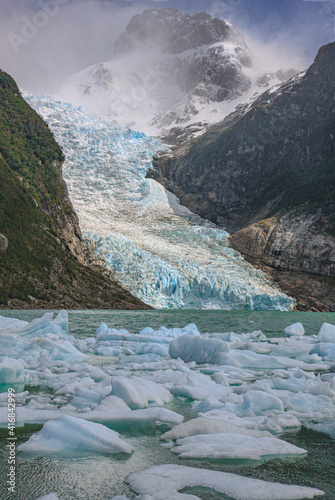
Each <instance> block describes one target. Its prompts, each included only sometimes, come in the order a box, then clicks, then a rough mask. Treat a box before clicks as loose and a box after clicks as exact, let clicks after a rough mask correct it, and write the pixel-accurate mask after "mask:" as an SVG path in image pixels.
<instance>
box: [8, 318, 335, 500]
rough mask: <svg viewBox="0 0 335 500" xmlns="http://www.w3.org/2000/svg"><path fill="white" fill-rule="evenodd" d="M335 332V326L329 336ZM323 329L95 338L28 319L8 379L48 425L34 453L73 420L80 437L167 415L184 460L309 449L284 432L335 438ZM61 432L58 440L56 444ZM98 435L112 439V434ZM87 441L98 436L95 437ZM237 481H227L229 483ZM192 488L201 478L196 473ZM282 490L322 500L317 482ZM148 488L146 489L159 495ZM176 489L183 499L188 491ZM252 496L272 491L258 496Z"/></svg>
mask: <svg viewBox="0 0 335 500" xmlns="http://www.w3.org/2000/svg"><path fill="white" fill-rule="evenodd" d="M324 328H325V327H324V326H323V331H325V330H324ZM330 330H331V329H329V327H328V326H327V328H326V333H327V332H328V333H327V338H328V339H329V338H330V337H329V331H330ZM320 338H321V341H320V339H319V338H318V337H316V336H307V335H300V336H298V335H291V336H290V337H288V338H274V339H267V338H266V337H265V336H264V335H263V334H262V333H261V332H259V331H255V332H251V333H245V334H239V335H237V334H234V333H232V332H230V333H222V334H220V333H216V334H208V333H207V334H202V335H201V334H200V332H199V331H198V329H197V327H196V326H195V325H193V324H189V325H187V326H185V327H184V328H170V329H168V328H165V327H160V328H158V329H156V330H154V329H153V328H150V327H146V328H144V329H142V330H141V332H139V334H136V333H130V332H128V331H127V330H124V329H122V330H116V329H111V328H109V327H108V326H107V325H106V324H101V325H100V327H99V328H98V330H97V332H96V335H95V337H88V338H81V339H76V338H74V337H72V336H71V335H69V334H68V324H67V314H66V313H64V312H63V313H61V314H59V315H58V316H57V317H56V319H53V316H52V315H50V314H47V315H44V316H43V317H42V318H39V319H37V320H34V321H33V322H30V323H29V324H28V325H20V324H18V325H17V326H15V325H14V326H13V325H12V327H11V328H10V329H8V328H6V329H3V330H0V340H1V342H0V356H2V357H1V358H0V383H5V384H21V385H20V386H19V385H17V387H16V388H17V391H19V390H20V391H22V392H21V393H19V392H18V393H17V396H16V403H17V405H16V425H17V427H20V426H23V425H24V424H25V423H41V424H45V425H44V427H43V429H42V431H40V432H39V433H37V434H35V436H32V438H31V440H29V441H28V442H27V443H25V444H24V445H22V446H23V447H24V446H26V447H27V448H26V450H28V449H31V450H33V448H34V447H35V449H36V452H37V448H38V446H40V447H41V448H43V446H44V447H45V449H47V448H49V449H50V451H52V450H57V446H58V447H59V449H60V448H61V444H60V442H61V438H60V439H59V440H58V438H57V435H58V434H57V432H58V430H57V429H60V430H59V435H60V434H61V433H62V432H63V426H64V425H65V424H64V419H65V423H66V422H67V423H66V425H65V428H66V432H64V435H65V436H67V435H68V434H67V433H69V435H70V434H72V438H73V440H72V441H71V439H72V438H71V436H70V438H69V439H68V441H69V446H70V445H71V446H75V445H76V442H77V441H78V442H79V441H80V440H81V437H80V436H81V433H84V429H86V425H87V426H90V425H91V424H93V425H96V424H105V425H107V426H108V427H109V428H112V429H113V430H114V431H118V432H124V431H127V430H129V429H130V428H131V429H136V432H139V433H142V432H143V431H144V429H147V430H150V431H154V430H155V429H158V430H159V429H161V425H160V424H167V425H164V434H163V435H162V436H161V441H167V442H165V443H164V444H163V443H162V446H165V447H167V448H172V447H174V448H173V452H175V453H177V454H178V456H179V457H181V458H184V457H192V458H199V459H201V458H206V459H215V458H217V459H223V460H228V461H229V460H230V461H236V460H237V461H241V460H242V461H248V460H265V459H268V458H270V457H273V456H276V457H283V456H291V457H295V456H296V457H298V456H301V455H303V454H304V453H305V450H303V449H301V448H297V447H295V446H293V445H291V444H289V443H288V442H285V441H282V440H281V439H278V438H282V436H281V435H282V434H283V433H287V432H297V431H298V430H299V429H301V426H302V425H304V426H305V427H307V428H310V429H313V430H318V431H320V432H324V433H326V434H328V435H329V436H331V437H333V438H335V431H334V425H333V423H334V421H335V375H334V373H333V372H332V371H331V370H330V367H331V366H332V365H334V359H335V357H334V358H333V361H332V360H331V359H330V360H329V358H330V357H331V356H332V349H333V348H334V346H335V343H332V342H325V341H324V340H325V337H324V336H323V335H321V336H320ZM169 353H170V354H169ZM334 353H335V351H334ZM325 372H326V373H325ZM24 384H29V386H30V385H38V386H39V392H38V394H35V393H34V391H30V390H29V392H28V391H27V390H24ZM21 386H22V388H21ZM27 389H28V387H27ZM3 391H5V388H4V389H3ZM185 398H187V399H188V400H193V401H187V400H186V401H185ZM170 403H173V404H175V403H176V406H174V409H175V408H178V405H184V406H185V407H186V408H187V413H186V415H187V417H189V416H190V415H189V412H191V417H192V418H191V419H190V420H188V421H187V422H185V423H184V417H183V416H182V415H180V414H179V413H177V412H176V411H172V410H171V409H170V408H166V407H164V406H165V405H166V404H170ZM194 417H196V418H194ZM67 419H70V420H67ZM71 419H74V420H75V421H76V420H78V419H79V421H80V422H81V424H80V426H79V429H78V432H72V431H71V432H70V428H71V429H72V427H71V426H70V425H69V422H72V420H71ZM7 422H8V412H7V394H6V393H5V392H3V393H1V394H0V425H1V426H7ZM71 425H72V424H71ZM167 426H168V428H169V429H170V430H168V431H167V429H166V427H167ZM171 427H172V428H171ZM48 429H51V432H49V431H48ZM55 429H56V431H57V432H56V431H55V432H53V431H54V430H55ZM98 434H99V433H98ZM88 435H89V436H90V435H91V434H90V433H88ZM50 436H51V437H50ZM49 438H50V439H51V441H52V440H54V441H52V442H50V443H51V444H50V443H48V439H49ZM287 439H288V438H287ZM288 440H289V439H288ZM96 441H97V443H96V446H97V447H99V446H101V447H102V448H103V446H104V442H103V440H102V441H101V440H100V441H99V439H97V440H96ZM172 441H173V442H172ZM101 443H102V444H101ZM83 445H85V446H89V443H88V444H85V440H84V439H83ZM29 447H31V448H29ZM135 448H136V447H135ZM306 448H307V446H306ZM20 449H21V448H20ZM22 449H24V448H22ZM38 453H42V451H39V452H38ZM107 453H108V452H107ZM135 453H136V450H135ZM292 460H293V458H292ZM176 470H179V469H176ZM200 470H201V469H200ZM160 471H161V469H159V474H160V473H161V472H160ZM197 471H198V469H197ZM207 472H211V471H207ZM197 474H198V473H197ZM220 477H221V478H222V477H223V476H220ZM225 477H226V476H225ZM210 479H211V480H212V479H213V481H214V482H213V485H211V484H209V482H208V483H206V481H209V478H208V477H207V476H206V480H205V479H204V481H205V483H206V484H207V486H206V487H208V488H212V486H213V488H214V489H215V487H214V486H215V485H216V484H219V487H220V488H221V486H222V484H223V483H222V482H219V483H217V482H216V481H217V478H216V477H214V476H211V477H210ZM226 479H227V477H226ZM180 481H182V479H180ZM220 481H221V480H220ZM225 481H226V480H225ZM236 482H238V481H237V480H236V481H232V482H229V481H228V483H229V484H236ZM228 483H227V482H224V488H226V486H227V484H228ZM178 484H179V483H178ZM183 484H184V483H183ZM188 486H189V487H193V486H196V485H193V483H192V481H191V484H188V480H187V481H186V483H185V487H188ZM200 486H202V487H205V486H204V485H203V484H202V483H201V485H200ZM279 486H280V485H279ZM229 487H230V486H229ZM234 487H235V486H234ZM178 488H179V486H178ZM178 488H176V491H177V490H178ZM222 488H223V486H222ZM276 488H277V486H276ZM276 488H275V489H274V490H273V491H276V494H277V497H276V496H273V498H295V499H296V498H313V495H312V493H311V491H315V490H309V494H311V495H312V496H310V497H308V496H307V495H306V494H305V495H304V496H303V495H302V493H301V495H300V497H299V494H300V492H301V491H302V490H295V491H297V493H298V494H296V495H295V496H293V493H292V496H289V495H290V494H291V493H290V492H289V490H288V489H287V488H286V487H285V488H284V490H285V491H284V490H283V491H284V493H283V495H284V496H280V495H279V493H278V492H279V490H278V489H276ZM290 488H291V487H290ZM136 491H137V490H136ZM143 491H144V490H143ZM145 491H146V492H145V493H142V492H140V491H139V492H140V494H147V495H150V492H149V491H147V490H145ZM164 491H165V490H163V489H162V490H161V492H158V493H159V494H160V493H161V494H162V495H163V494H164ZM166 491H167V492H168V496H166V497H164V496H163V497H161V496H158V497H157V499H159V498H166V500H167V499H169V500H172V498H173V497H172V496H171V495H170V489H168V490H166ZM173 491H174V490H173V489H172V493H173ZM217 491H221V490H220V489H219V490H217ZM224 491H226V490H224ZM227 491H228V490H227ZM229 491H231V490H229ZM234 491H235V490H234ZM246 491H247V490H246ZM255 491H256V490H255ZM280 491H282V490H280ZM257 492H258V490H257ZM287 492H288V493H287ZM176 494H177V495H179V498H185V495H186V493H185V494H179V493H176ZM226 494H227V495H228V493H226ZM243 494H244V493H243ZM238 495H242V493H240V492H239V493H238ZM238 495H237V496H236V498H244V497H243V496H238ZM285 495H288V496H285ZM191 497H192V496H191ZM230 497H231V498H235V497H234V496H233V495H230ZM153 498H156V497H155V496H153ZM176 498H178V496H177V497H176ZM186 498H187V496H186ZM193 498H195V497H194V496H193ZM249 498H257V500H260V499H261V498H262V497H261V496H256V493H255V496H254V497H252V496H251V497H248V500H249ZM264 498H268V497H265V496H264ZM270 498H271V499H272V497H270Z"/></svg>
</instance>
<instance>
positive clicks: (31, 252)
mask: <svg viewBox="0 0 335 500" xmlns="http://www.w3.org/2000/svg"><path fill="white" fill-rule="evenodd" d="M62 162H63V154H62V151H61V149H60V147H59V146H58V144H57V143H56V141H55V140H54V137H53V135H52V134H51V132H50V130H49V128H48V126H47V125H46V124H45V123H44V121H43V120H42V118H40V117H39V115H37V113H36V112H35V111H34V110H32V109H31V108H30V106H29V105H28V104H27V103H26V102H25V101H24V100H23V98H22V96H21V94H20V92H19V89H18V87H17V85H16V83H15V82H14V80H13V79H12V78H11V77H10V76H9V75H7V74H6V73H4V72H0V235H4V236H5V237H6V238H7V240H8V248H7V249H6V250H5V251H0V308H1V307H2V308H3V307H18V308H20V307H35V308H38V307H53V308H59V307H69V308H70V307H77V308H83V307H95V308H98V307H104V308H106V307H108V308H125V309H134V308H136V309H143V308H147V307H146V306H145V305H144V304H143V303H141V301H139V300H137V299H135V298H134V297H132V296H131V295H130V293H128V292H126V291H125V290H123V289H122V288H121V287H120V286H119V285H117V284H116V283H115V282H114V281H113V279H112V278H111V277H110V276H107V275H105V274H104V273H102V270H101V269H98V268H90V267H88V266H85V265H83V264H81V263H80V262H79V261H78V259H77V258H76V257H75V256H74V255H73V254H72V253H71V252H70V250H69V248H68V247H69V246H70V247H73V249H74V251H75V252H76V254H80V252H81V243H82V242H81V236H80V231H79V228H78V227H76V222H77V220H76V215H75V213H74V211H73V208H72V205H71V202H70V200H69V198H68V194H67V189H66V186H65V183H64V181H63V180H62V177H61V165H62ZM65 226H66V228H65ZM72 235H74V236H75V238H76V241H75V242H73V241H69V240H70V239H71V237H72ZM77 247H78V248H77Z"/></svg>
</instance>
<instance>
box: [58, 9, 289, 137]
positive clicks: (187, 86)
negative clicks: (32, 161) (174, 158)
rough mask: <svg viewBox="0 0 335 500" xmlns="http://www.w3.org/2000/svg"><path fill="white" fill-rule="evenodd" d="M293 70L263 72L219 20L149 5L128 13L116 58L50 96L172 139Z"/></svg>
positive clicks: (217, 117)
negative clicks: (127, 22)
mask: <svg viewBox="0 0 335 500" xmlns="http://www.w3.org/2000/svg"><path fill="white" fill-rule="evenodd" d="M295 73H297V70H294V69H290V70H286V71H284V70H283V71H278V68H276V69H275V70H274V71H272V70H270V71H269V72H268V73H267V75H264V69H263V67H259V66H258V64H257V61H255V60H254V59H253V56H252V54H251V51H250V50H249V48H248V46H247V44H246V41H245V40H244V38H243V36H242V35H241V34H240V33H239V32H238V31H237V30H236V29H235V28H234V27H233V26H232V25H231V24H230V23H227V22H225V21H223V20H222V19H218V18H213V17H212V16H210V15H209V14H206V13H203V12H202V13H198V14H195V15H194V16H190V15H187V14H184V13H182V12H179V11H178V10H176V9H150V10H146V11H144V12H143V13H142V14H138V15H136V16H134V17H133V18H132V19H131V20H130V22H129V24H128V26H127V28H126V30H125V32H124V33H123V34H121V36H120V38H119V40H118V41H117V42H116V43H115V46H114V58H113V59H112V60H111V61H109V62H105V63H101V64H97V65H93V66H91V67H90V68H87V69H84V70H83V71H81V72H80V73H78V74H75V75H73V76H72V77H70V78H69V79H68V80H67V81H65V82H64V83H63V84H62V85H61V87H60V88H59V89H58V91H57V92H56V93H55V94H54V95H53V97H54V98H55V99H57V100H61V101H63V102H64V101H65V102H66V101H68V102H71V103H72V104H73V105H75V106H83V108H84V109H85V110H86V111H87V112H89V113H91V114H94V115H96V116H100V117H103V118H107V119H110V118H112V119H114V120H116V121H117V122H118V124H119V125H121V126H123V127H131V128H135V129H137V130H141V131H143V132H145V133H147V134H150V135H155V136H160V137H163V139H164V142H165V143H171V144H175V143H178V142H180V141H182V140H184V136H185V134H186V135H187V136H192V135H197V134H199V133H200V132H203V131H204V130H205V129H206V128H207V127H208V125H209V124H211V123H215V122H217V121H219V120H220V119H222V118H223V117H224V116H226V115H227V114H228V113H230V112H232V111H233V110H234V109H235V107H236V106H238V105H239V104H241V103H245V102H246V101H249V100H252V99H254V98H255V97H256V95H257V93H258V94H259V93H260V92H263V90H264V87H266V86H269V85H271V84H275V83H278V82H282V81H285V80H287V79H288V78H289V77H291V76H292V75H293V74H295Z"/></svg>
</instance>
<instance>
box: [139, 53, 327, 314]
mask: <svg viewBox="0 0 335 500" xmlns="http://www.w3.org/2000/svg"><path fill="white" fill-rule="evenodd" d="M334 61H335V43H331V44H328V45H326V46H324V47H322V48H321V49H320V50H319V53H318V55H317V57H316V59H315V61H314V64H313V65H312V66H311V67H310V68H309V69H308V70H307V72H306V73H303V74H299V75H297V76H295V77H293V78H292V79H291V80H290V81H289V82H288V83H285V84H283V85H282V86H280V87H279V88H275V89H270V90H269V91H267V92H265V93H264V94H263V95H262V96H261V97H260V98H259V99H257V100H256V101H255V102H254V103H253V104H252V105H251V106H245V107H240V108H239V109H237V110H236V112H234V113H233V114H231V115H230V116H228V117H227V118H226V119H225V120H224V121H223V122H222V123H221V124H218V125H216V126H214V127H212V128H210V129H209V130H208V132H207V133H205V134H204V135H203V136H201V137H199V138H198V139H195V140H193V141H191V142H190V143H188V144H186V145H183V147H182V148H179V149H177V150H176V151H174V154H173V155H171V154H169V155H167V154H162V155H157V156H156V157H155V158H154V161H153V167H152V170H151V172H149V174H148V175H149V176H150V177H153V178H155V179H156V180H158V181H159V182H161V183H162V184H163V185H164V186H165V187H167V188H168V189H169V190H171V191H172V192H174V193H175V194H176V195H177V196H178V197H179V198H180V200H181V202H182V203H183V204H184V205H186V206H187V207H188V208H189V209H190V210H192V211H194V212H196V213H198V214H199V215H201V216H202V217H204V218H208V219H210V220H211V221H213V222H216V223H217V224H219V225H222V226H224V227H225V228H227V229H228V230H229V231H230V232H231V233H233V235H232V237H231V242H232V243H233V244H234V246H235V247H236V248H237V249H238V250H239V251H241V252H242V253H243V254H244V255H245V256H246V257H247V258H248V259H249V260H251V261H252V262H254V263H255V264H257V265H260V266H263V267H264V268H266V269H267V270H268V271H269V273H270V274H272V275H275V276H274V277H275V278H276V280H277V281H278V282H279V283H281V285H282V288H283V289H284V290H285V291H286V292H289V293H290V292H291V295H292V296H293V297H295V298H297V299H298V303H299V304H300V307H302V308H315V309H318V310H320V309H325V310H335V305H334V296H335V293H333V290H332V286H333V281H332V280H334V278H335V176H334V168H335V161H334V158H335V155H334V137H335V101H334V92H335V63H334ZM278 273H279V274H278ZM290 273H291V275H290ZM294 276H295V278H294ZM317 280H318V283H319V284H318V285H315V288H314V290H313V285H312V284H313V283H316V281H317ZM307 282H308V283H307ZM304 286H305V292H304V291H303V288H304ZM323 286H324V288H323ZM311 292H312V294H311V297H308V296H307V295H308V294H310V293H311Z"/></svg>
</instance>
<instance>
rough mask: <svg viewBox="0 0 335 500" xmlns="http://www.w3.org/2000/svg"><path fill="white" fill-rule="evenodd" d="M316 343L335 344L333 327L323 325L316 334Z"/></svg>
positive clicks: (334, 326) (326, 324) (334, 329)
mask: <svg viewBox="0 0 335 500" xmlns="http://www.w3.org/2000/svg"><path fill="white" fill-rule="evenodd" d="M318 341H319V342H331V343H335V325H331V324H330V323H323V325H322V326H321V328H320V331H319V333H318Z"/></svg>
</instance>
